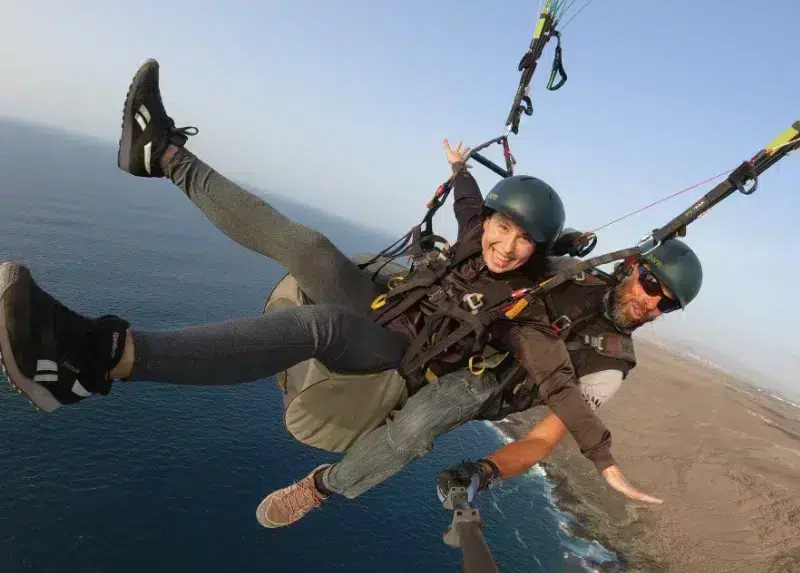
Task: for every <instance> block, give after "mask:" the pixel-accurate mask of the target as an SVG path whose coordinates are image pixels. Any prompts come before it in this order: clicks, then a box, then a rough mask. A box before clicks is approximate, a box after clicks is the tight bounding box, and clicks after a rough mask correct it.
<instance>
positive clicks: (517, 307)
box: [506, 298, 528, 319]
mask: <svg viewBox="0 0 800 573" xmlns="http://www.w3.org/2000/svg"><path fill="white" fill-rule="evenodd" d="M526 306H528V301H527V300H525V299H524V298H521V299H519V300H518V301H517V302H515V303H514V306H512V307H511V308H509V309H508V310H507V311H506V318H511V319H513V318H516V316H517V315H518V314H519V313H520V312H522V310H523V309H524V308H525V307H526Z"/></svg>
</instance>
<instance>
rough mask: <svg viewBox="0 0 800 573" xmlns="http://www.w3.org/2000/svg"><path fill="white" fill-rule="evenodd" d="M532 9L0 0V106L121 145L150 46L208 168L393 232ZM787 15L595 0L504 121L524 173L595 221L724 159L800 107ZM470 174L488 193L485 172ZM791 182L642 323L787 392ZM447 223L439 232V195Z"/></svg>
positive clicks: (525, 33) (514, 49)
mask: <svg viewBox="0 0 800 573" xmlns="http://www.w3.org/2000/svg"><path fill="white" fill-rule="evenodd" d="M583 2H584V0H577V1H576V2H575V5H574V6H573V7H572V9H571V13H574V12H575V11H576V10H577V9H578V8H579V7H580V6H581V5H582V4H583ZM537 6H538V4H537V3H533V2H522V1H517V0H508V1H504V2H491V3H490V2H485V1H478V0H461V1H459V2H455V1H450V0H448V1H444V0H425V1H423V0H410V1H407V2H402V3H401V2H391V3H390V2H375V1H367V0H342V1H340V2H323V1H322V0H314V1H311V0H302V1H301V0H296V1H292V2H290V1H288V0H285V1H282V2H266V1H258V2H256V1H232V2H229V3H226V4H225V5H224V7H223V3H218V2H207V1H193V2H190V1H185V0H173V1H171V2H153V1H149V0H140V1H139V2H137V3H135V4H128V3H125V4H123V3H121V2H108V1H105V2H100V1H98V0H84V1H83V2H82V3H81V9H80V10H75V9H74V8H71V7H69V6H68V5H67V4H66V3H62V2H43V1H36V0H28V1H26V2H16V3H11V2H4V3H3V7H2V18H0V37H1V38H3V40H2V44H0V77H2V78H3V82H2V90H0V110H2V112H3V113H4V114H5V115H9V116H12V117H18V118H25V119H32V120H35V121H40V122H45V123H49V124H53V125H58V126H61V127H66V128H69V129H74V130H77V131H80V132H83V133H87V134H91V135H94V136H99V137H101V138H105V139H108V140H109V141H114V140H116V138H117V136H118V129H119V124H120V113H121V108H122V102H123V98H124V95H125V91H126V89H127V87H128V84H129V82H130V79H131V77H132V74H133V72H134V71H135V70H136V68H137V67H138V65H139V64H140V63H141V62H142V61H144V59H146V58H148V57H155V58H157V59H158V60H159V61H160V62H161V66H162V76H161V77H162V91H163V94H164V97H165V102H166V105H167V109H168V110H169V112H170V113H171V114H172V115H173V117H174V118H175V120H176V121H177V123H178V124H179V125H185V124H190V125H196V126H198V127H199V128H200V135H199V136H198V137H196V138H194V139H193V140H192V142H191V147H192V149H193V150H194V151H195V152H196V153H198V154H199V155H201V156H202V157H203V158H204V159H206V160H207V161H208V162H209V163H210V164H212V165H213V166H215V167H216V168H217V169H218V170H220V171H221V172H223V173H225V174H227V175H230V176H233V177H236V178H238V179H240V180H243V181H246V182H248V183H251V184H254V185H258V186H260V187H262V188H265V189H269V190H271V191H274V192H276V193H281V194H285V195H288V196H291V197H294V198H295V199H298V200H300V201H304V202H308V203H312V204H315V205H317V206H319V207H321V208H323V209H329V210H332V211H335V212H337V213H339V214H343V215H346V216H350V217H355V218H359V219H362V220H364V221H366V222H368V223H369V224H370V225H371V226H373V227H379V228H382V229H384V230H386V231H388V232H389V233H391V234H393V235H394V234H399V233H401V232H403V231H405V230H406V229H407V228H408V227H409V226H410V225H411V224H412V223H414V222H417V221H418V219H419V218H420V217H421V215H422V213H423V211H424V204H425V202H426V201H427V200H428V199H429V197H430V195H431V194H432V192H433V191H434V189H435V188H436V186H437V185H438V184H439V183H440V182H441V181H442V180H443V179H444V178H445V177H446V176H447V174H448V169H447V165H446V163H445V161H444V157H443V154H442V147H441V140H442V138H444V137H448V138H450V140H451V141H453V142H455V141H457V140H458V139H463V140H464V141H465V142H467V143H468V144H476V143H478V142H480V141H483V140H486V139H489V138H491V137H494V136H495V135H499V133H500V132H501V130H502V128H503V123H504V120H505V118H506V115H507V113H508V109H509V107H510V105H511V99H512V98H513V95H514V91H515V89H516V85H517V82H518V79H519V74H518V72H517V70H516V66H517V62H518V61H519V58H520V56H521V55H522V54H523V53H524V51H525V49H526V48H527V46H528V43H529V42H530V38H531V34H532V30H533V26H534V24H535V21H536V18H537ZM799 20H800V4H798V3H797V2H794V1H793V0H773V1H769V2H761V3H755V2H752V1H749V2H744V1H739V0H724V1H723V0H703V2H687V3H682V4H675V3H657V2H623V1H621V0H594V1H593V2H592V4H591V5H590V6H589V7H588V8H587V9H586V10H584V11H583V12H582V13H581V14H580V16H579V17H578V18H576V19H575V20H574V21H573V22H572V23H570V25H569V26H568V27H567V28H566V30H565V32H564V35H563V48H564V64H565V67H566V70H567V73H568V74H569V80H568V82H567V84H566V85H565V86H564V87H563V88H562V89H561V90H560V91H558V92H552V93H551V92H547V91H546V90H544V85H545V83H546V80H547V75H548V73H549V68H550V62H551V58H552V50H553V47H554V46H553V45H550V46H549V47H548V49H547V51H546V52H545V55H544V57H543V58H542V60H541V63H540V67H539V70H538V71H537V77H536V78H534V82H533V100H534V106H535V110H536V111H535V113H534V116H533V117H524V118H523V123H522V128H521V130H520V135H519V136H516V137H512V146H513V151H514V153H515V155H516V157H517V160H518V165H517V171H518V172H519V173H530V174H534V175H536V176H538V177H541V178H542V179H545V180H546V181H548V182H549V183H550V184H551V185H553V186H554V187H555V188H556V189H557V190H558V191H559V193H560V194H561V196H562V197H563V199H564V201H565V204H566V207H567V213H568V222H569V224H570V225H571V226H574V227H579V228H584V229H586V228H595V227H598V226H600V225H602V224H604V223H606V222H608V221H610V220H612V219H614V218H616V217H618V216H620V215H623V214H625V213H627V212H629V211H632V210H634V209H636V208H638V207H640V206H643V205H646V204H648V203H650V202H652V201H654V200H657V199H659V198H661V197H663V196H666V195H668V194H670V193H673V192H675V191H677V190H679V189H681V188H683V187H686V186H688V185H691V184H693V183H695V182H697V181H700V180H703V179H705V178H707V177H709V176H711V175H713V174H715V173H718V172H720V171H723V170H725V169H728V168H732V167H735V166H736V165H737V164H738V163H739V162H741V160H743V159H746V158H749V157H750V156H751V155H752V154H753V153H755V152H756V151H757V150H758V148H760V147H762V146H764V145H766V144H767V143H768V142H769V141H770V140H771V139H772V138H773V137H774V136H775V135H777V134H778V133H779V132H780V131H782V130H783V129H784V128H785V127H787V126H788V125H789V124H791V122H793V121H795V120H796V119H798V118H800V105H798V102H800V75H798V74H797V71H796V70H797V66H796V62H794V61H793V60H794V58H793V57H792V54H796V53H797V41H796V26H797V22H798V21H799ZM12 53H13V54H14V55H13V56H12ZM490 155H491V156H492V157H494V158H495V159H497V160H500V155H499V149H498V148H495V150H494V151H493V152H491V153H490ZM473 171H474V172H475V173H476V175H477V176H478V179H479V181H480V183H481V184H482V187H483V189H484V191H487V190H488V189H489V188H490V186H491V185H492V184H493V183H494V182H495V181H496V177H495V176H493V175H492V174H490V173H487V172H484V171H483V170H482V169H481V168H480V167H476V168H475V169H474V170H473ZM709 189H710V186H705V187H703V188H700V189H696V190H694V191H692V192H690V193H687V194H685V195H682V196H681V197H679V198H676V199H673V200H671V201H669V202H667V203H665V204H662V205H660V206H658V207H656V208H653V209H651V210H649V211H647V212H645V213H643V214H640V215H637V216H635V217H631V218H630V219H627V220H625V221H623V222H621V223H618V224H616V225H614V226H612V227H610V228H608V229H606V230H604V231H602V232H601V234H600V243H599V246H598V251H596V252H597V253H599V252H600V251H601V250H602V251H609V250H614V249H617V248H620V247H622V246H625V245H629V244H631V243H634V242H635V241H636V240H637V239H638V238H639V237H641V236H642V235H644V234H645V233H647V232H648V231H649V230H651V229H652V228H654V227H657V226H660V225H661V224H662V223H663V222H665V221H666V220H668V219H669V218H671V217H672V216H673V215H674V214H676V213H677V212H678V211H679V210H680V209H682V208H684V207H685V206H687V205H689V204H690V203H691V202H692V201H693V200H694V199H696V198H697V197H699V196H700V195H701V194H702V193H704V192H706V191H707V190H709ZM798 193H800V156H798V155H795V156H792V157H789V158H787V159H785V160H784V161H783V162H782V165H779V166H778V167H777V168H776V169H774V170H771V171H770V172H769V173H767V174H765V175H764V177H763V179H762V181H761V186H760V188H759V190H758V191H757V192H756V194H754V195H752V196H750V197H744V196H741V195H735V196H733V197H732V198H731V199H729V200H727V201H726V202H725V203H723V204H722V205H720V206H719V207H717V208H715V209H714V210H713V211H712V212H711V213H709V214H708V216H706V217H704V218H703V219H702V220H701V221H700V222H698V223H696V224H695V225H693V226H692V227H691V228H690V231H689V235H688V237H687V241H688V242H689V243H690V244H691V245H692V247H693V248H695V250H696V251H697V252H698V254H699V255H700V257H701V258H702V260H703V263H704V268H705V273H706V274H705V283H704V287H703V291H702V292H701V295H700V297H699V298H698V300H697V301H696V302H695V303H694V304H693V305H692V306H691V307H690V308H689V309H688V310H687V311H686V312H684V313H682V314H677V313H676V315H674V316H670V317H668V318H666V319H663V320H662V321H660V322H659V324H658V325H657V327H656V328H655V329H654V328H649V329H648V330H650V331H651V332H652V333H653V334H657V333H658V334H666V335H669V336H671V337H674V338H679V339H682V340H684V341H687V342H696V343H698V344H703V345H706V346H710V347H713V348H716V349H719V350H721V351H724V352H725V353H727V354H729V355H731V356H733V357H736V358H737V359H738V360H740V361H741V362H744V363H745V364H747V365H748V366H749V367H751V368H754V369H762V370H767V371H768V372H769V373H770V374H771V375H773V376H774V377H775V378H776V380H777V381H778V383H779V384H782V385H783V387H784V388H785V387H786V386H789V387H790V388H792V387H794V389H795V391H800V388H798V387H797V385H794V384H793V380H794V379H795V374H794V373H795V372H796V371H797V369H798V368H800V354H798V351H797V350H796V349H797V348H798V346H800V345H799V344H798V343H800V331H798V330H797V329H796V328H795V327H794V322H795V321H794V320H793V318H792V317H793V314H794V313H793V312H792V310H793V308H794V306H795V302H794V299H795V297H796V295H795V292H794V291H795V286H794V285H796V284H798V278H800V276H798V271H797V269H796V266H795V265H794V261H795V260H796V252H795V249H796V248H797V245H798V244H799V243H800V230H799V229H798V227H797V226H796V225H795V221H796V220H797V219H798V215H800V201H798V198H797V194H798ZM437 219H438V220H437V225H438V228H439V229H440V230H441V231H442V232H443V233H444V234H445V235H447V236H449V237H452V236H453V235H454V233H455V222H454V220H453V218H452V215H451V213H450V212H449V211H447V212H445V210H444V209H443V210H442V215H440V216H437Z"/></svg>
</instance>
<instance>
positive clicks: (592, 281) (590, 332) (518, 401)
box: [482, 269, 636, 421]
mask: <svg viewBox="0 0 800 573" xmlns="http://www.w3.org/2000/svg"><path fill="white" fill-rule="evenodd" d="M615 284H616V282H615V280H614V279H613V278H612V277H610V276H608V275H605V274H604V273H602V272H601V271H597V270H596V269H592V270H590V271H588V272H584V273H582V274H579V275H577V276H575V277H572V278H571V279H570V283H569V284H568V285H565V288H569V287H570V286H574V287H577V288H580V289H581V290H583V289H585V290H586V292H575V294H573V295H572V296H570V297H569V298H570V299H571V302H573V304H571V305H569V304H566V305H565V304H564V302H565V301H562V300H560V298H561V297H559V296H558V295H555V296H554V295H553V293H552V291H551V292H546V293H544V294H543V295H542V301H543V302H544V305H545V309H546V311H547V316H548V319H549V320H550V321H551V326H552V328H553V330H554V331H555V332H556V333H558V335H559V336H560V337H561V339H562V340H564V344H565V345H566V347H567V350H568V351H569V353H570V358H571V359H572V362H573V364H576V365H577V364H584V363H585V362H587V361H588V360H590V359H591V355H592V354H599V355H601V356H605V357H608V358H613V359H621V360H624V361H625V362H627V363H628V364H629V365H630V367H631V368H633V367H634V366H635V365H636V354H635V352H634V345H633V340H632V339H631V336H630V334H629V333H627V332H622V331H619V330H616V329H615V327H613V326H611V324H613V323H611V322H610V321H609V320H608V309H607V304H606V301H607V299H608V297H607V293H608V292H609V288H610V287H613V285H615ZM566 302H567V303H569V302H570V301H566ZM612 329H615V330H614V331H612ZM498 381H499V385H498V390H497V394H496V395H497V398H496V399H497V400H498V401H499V402H500V403H499V404H497V403H496V402H493V403H491V404H489V405H487V407H486V408H485V411H486V412H494V413H493V414H489V415H486V414H484V415H483V416H482V418H483V419H486V420H494V421H497V420H502V419H503V418H505V417H506V416H508V415H510V414H514V413H517V412H522V411H524V410H527V409H528V408H530V407H531V406H533V405H535V403H536V400H537V399H538V389H537V387H536V383H535V381H534V380H533V379H532V378H531V377H530V376H528V374H527V371H526V370H525V368H524V367H523V366H522V365H521V364H520V363H519V362H517V361H516V360H513V361H511V363H510V364H509V365H508V366H506V367H505V368H503V367H501V368H500V369H498ZM493 405H496V406H497V407H496V408H495V407H493Z"/></svg>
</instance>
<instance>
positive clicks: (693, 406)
mask: <svg viewBox="0 0 800 573" xmlns="http://www.w3.org/2000/svg"><path fill="white" fill-rule="evenodd" d="M636 349H637V356H638V360H639V364H638V366H637V367H636V368H635V369H634V370H633V371H632V373H631V375H630V376H629V377H628V379H627V380H626V382H625V383H624V384H623V387H622V389H621V390H620V391H619V392H618V393H617V395H616V396H615V397H614V399H613V400H611V401H610V402H609V403H608V404H607V405H606V406H605V407H604V408H603V411H602V417H603V420H604V421H605V423H606V424H607V425H608V427H609V429H610V430H611V432H612V435H613V440H614V448H613V451H614V455H615V457H616V458H617V460H618V461H619V463H620V466H621V467H622V469H623V471H624V472H625V475H626V476H627V477H628V479H629V480H630V481H631V482H633V483H634V484H635V485H637V486H639V487H640V488H641V489H644V490H645V491H647V492H648V493H651V494H653V495H656V496H658V497H660V498H662V499H663V500H664V504H663V505H661V506H651V505H647V504H642V503H634V502H626V500H624V498H622V497H621V496H620V495H619V494H617V493H616V492H614V491H613V490H612V489H611V488H609V487H608V486H607V485H606V484H605V482H604V481H603V479H602V477H600V476H599V475H598V474H597V473H596V472H595V471H594V469H593V467H592V465H591V463H590V462H589V461H588V460H586V459H585V458H583V457H582V456H581V454H580V452H579V451H578V449H577V446H576V444H575V442H574V440H572V438H570V437H567V438H566V439H565V440H563V443H562V444H560V445H559V446H558V448H557V449H556V451H555V452H554V454H553V455H552V456H551V457H550V458H549V459H548V460H547V462H545V463H542V466H544V468H545V470H546V471H547V473H548V475H549V476H550V477H551V479H553V480H554V481H555V482H556V484H557V487H556V489H555V490H554V493H555V494H556V496H557V497H558V499H559V505H560V506H561V507H562V509H565V510H568V511H569V512H570V513H573V514H574V515H576V516H577V517H578V518H579V521H580V523H581V525H580V526H579V527H580V531H577V532H576V533H578V534H579V535H582V536H586V537H591V538H594V539H597V540H598V541H600V542H601V543H603V544H604V545H605V546H606V547H609V548H611V549H613V550H615V551H617V553H618V555H619V557H620V560H621V561H622V570H625V571H648V572H650V571H669V572H673V571H674V572H702V573H717V572H723V571H725V572H734V571H735V572H737V573H745V572H781V573H783V572H786V573H788V572H793V573H798V572H800V409H798V408H797V407H796V406H793V405H791V404H789V403H785V402H782V401H780V400H778V399H776V398H774V397H772V396H770V395H768V394H767V393H764V392H759V391H758V390H757V389H756V388H754V387H751V386H748V385H747V384H745V383H743V382H741V381H739V380H737V379H735V378H733V377H731V376H728V375H726V374H723V373H720V372H718V371H716V370H713V369H711V368H708V367H706V366H705V365H703V364H701V363H699V362H696V361H692V360H690V359H688V358H682V357H680V356H678V355H677V354H672V353H669V352H667V351H665V350H663V349H661V348H659V347H657V346H655V345H653V344H652V343H648V342H644V341H640V340H638V339H637V342H636ZM536 410H538V412H537V411H535V412H534V417H537V418H538V417H539V416H540V415H541V414H542V413H543V412H544V410H543V409H541V408H537V409H536ZM519 416H521V415H518V417H517V419H513V420H509V421H508V422H502V423H500V424H499V428H500V429H501V430H502V431H503V432H505V433H506V434H508V435H509V436H511V437H517V436H518V435H519V434H520V433H521V431H523V430H524V428H527V427H529V426H530V414H527V416H528V420H524V419H521V418H520V417H519ZM619 569H620V565H615V566H614V567H613V569H609V570H619Z"/></svg>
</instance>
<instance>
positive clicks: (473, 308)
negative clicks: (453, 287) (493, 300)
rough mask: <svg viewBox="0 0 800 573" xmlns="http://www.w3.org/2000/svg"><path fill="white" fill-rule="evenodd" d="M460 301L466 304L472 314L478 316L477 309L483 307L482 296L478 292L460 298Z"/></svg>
mask: <svg viewBox="0 0 800 573" xmlns="http://www.w3.org/2000/svg"><path fill="white" fill-rule="evenodd" d="M461 300H462V301H463V302H465V303H467V306H468V307H469V311H470V312H471V313H472V314H478V309H479V308H481V307H482V306H483V294H481V293H479V292H471V293H467V294H465V295H464V296H462V297H461Z"/></svg>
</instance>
